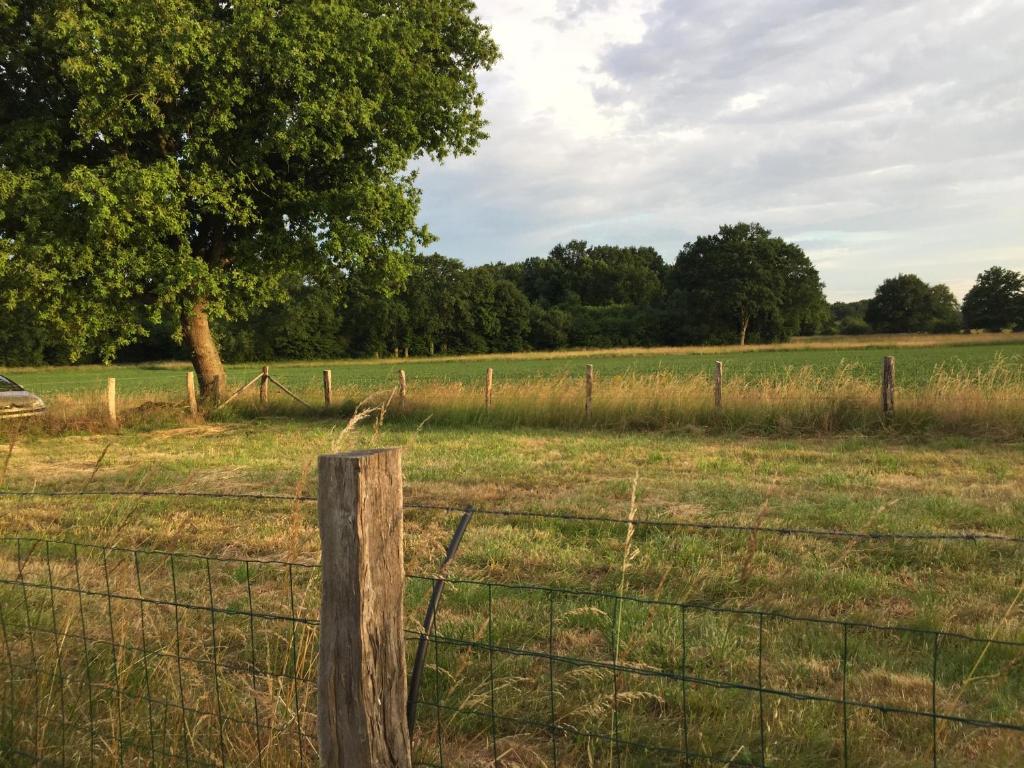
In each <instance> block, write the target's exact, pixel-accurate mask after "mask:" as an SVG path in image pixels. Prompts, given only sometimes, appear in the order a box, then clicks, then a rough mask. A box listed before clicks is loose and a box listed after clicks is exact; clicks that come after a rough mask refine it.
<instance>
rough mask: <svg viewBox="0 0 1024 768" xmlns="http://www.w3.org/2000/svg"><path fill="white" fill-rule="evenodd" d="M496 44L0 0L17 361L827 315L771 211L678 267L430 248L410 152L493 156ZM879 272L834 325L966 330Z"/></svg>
mask: <svg viewBox="0 0 1024 768" xmlns="http://www.w3.org/2000/svg"><path fill="white" fill-rule="evenodd" d="M498 56H499V53H498V49H497V47H496V45H495V43H494V40H493V38H492V37H491V34H490V30H489V28H488V27H487V26H486V25H485V24H484V23H483V22H482V21H481V20H480V18H479V17H478V16H477V14H476V11H475V6H474V4H473V3H471V2H467V1H460V2H437V1H436V0H431V1H429V2H402V3H395V2H393V0H336V1H335V2H331V3H283V4H282V3H273V2H271V3H261V2H250V3H210V2H200V1H199V0H187V1H186V2H180V3H173V4H168V3H166V2H162V1H161V0H135V2H130V3H127V2H122V3H111V2H107V3H77V4H76V3H35V2H32V3H29V2H22V3H2V2H0V62H2V63H0V361H2V362H3V363H5V364H16V363H36V362H63V361H71V362H74V361H76V360H89V359H101V360H112V359H114V358H115V356H116V357H120V358H122V359H125V358H136V359H138V358H140V357H142V358H152V357H171V356H176V355H181V354H187V355H188V356H189V357H190V358H191V360H192V362H193V364H194V366H195V369H196V371H197V373H198V376H199V382H200V386H201V388H202V391H203V393H204V395H205V394H209V393H210V391H211V388H212V387H223V386H224V382H225V380H226V377H225V376H224V367H223V364H222V358H221V353H222V352H223V353H224V354H226V355H227V356H228V357H231V358H236V359H238V358H246V359H257V358H264V359H266V358H272V357H327V356H336V355H383V354H391V353H393V351H394V350H396V349H399V350H405V349H408V350H409V351H410V352H412V353H418V354H420V353H427V354H429V353H431V352H437V351H448V352H483V351H512V350H518V349H526V348H539V349H551V348H557V347H563V346H611V345H633V344H692V343H697V344H699V343H714V342H739V343H741V344H742V343H746V342H748V341H757V342H767V341H778V340H782V339H785V338H788V337H789V336H791V335H793V334H797V333H819V332H822V331H826V330H828V329H830V328H832V327H833V325H834V319H833V314H832V312H830V309H829V307H828V306H827V304H826V302H825V298H824V295H823V293H822V284H821V281H820V279H819V277H818V273H817V272H816V271H815V269H814V266H813V265H812V264H811V262H810V260H809V259H808V258H807V257H806V255H805V254H804V253H803V251H802V250H801V249H800V248H799V246H797V245H795V244H793V243H788V242H786V241H784V240H783V239H781V238H778V237H773V236H772V235H771V233H770V232H768V231H767V230H765V229H764V228H763V227H761V226H759V225H757V224H736V225H732V226H725V227H722V228H721V229H720V230H719V231H718V232H717V233H714V234H710V235H706V236H703V237H699V238H697V239H696V240H694V241H693V242H691V243H687V244H686V245H685V246H684V247H683V249H682V250H681V251H680V252H679V254H678V257H677V258H676V259H675V261H674V262H673V263H672V264H666V263H665V262H664V261H663V260H662V258H661V257H660V256H659V255H658V254H657V253H656V252H655V251H654V250H653V249H650V248H620V247H610V246H590V245H588V244H587V243H584V242H581V241H573V242H570V243H567V244H565V245H559V246H557V247H556V248H555V249H554V250H553V251H552V252H551V254H550V255H549V256H548V257H546V258H538V259H528V260H527V261H525V262H523V263H521V264H512V265H504V264H495V265H489V266H485V267H478V268H475V269H466V268H465V267H464V266H463V265H462V264H460V263H458V262H456V261H453V260H451V259H446V258H444V257H443V256H438V255H432V256H423V255H420V254H423V253H424V251H425V250H426V249H427V248H428V247H429V245H430V243H431V242H432V241H433V237H432V235H431V234H430V232H429V231H428V229H427V228H426V227H425V226H421V225H420V224H419V223H418V222H419V218H418V217H419V213H420V192H419V190H418V188H417V187H416V183H415V182H416V175H415V172H414V171H412V170H411V168H412V164H413V163H414V162H423V161H425V160H441V159H444V158H446V157H451V156H458V155H466V154H470V153H472V152H474V151H475V150H476V148H477V146H478V145H479V143H480V142H481V141H482V140H483V139H484V138H485V136H486V135H485V133H484V128H485V122H484V118H483V114H482V104H483V95H482V93H481V92H480V88H479V82H478V76H479V74H480V73H481V72H482V71H485V70H487V69H490V68H491V67H492V66H493V65H494V63H495V62H496V61H497V59H498ZM1018 278H1019V276H1018ZM1007 279H1008V276H1007V274H1002V273H999V274H993V275H990V277H989V279H988V282H986V283H985V285H983V286H980V287H978V288H977V291H978V292H977V293H976V294H975V295H974V296H973V297H969V301H968V302H967V303H965V307H964V317H965V318H966V319H967V321H968V323H973V322H979V323H981V324H982V325H983V326H984V327H995V326H997V325H1018V324H1020V319H1019V314H1018V315H1013V317H1010V316H1009V315H1007V314H1006V311H1005V310H1006V307H1019V304H1020V302H1019V301H1018V300H1017V299H1015V298H1013V297H1012V296H1011V297H1010V298H1007V296H1009V294H1007V290H1008V289H1007V287H1006V282H1007ZM889 282H893V281H889ZM889 282H887V284H886V285H883V286H882V288H880V289H879V294H878V295H876V297H875V298H874V299H872V300H871V301H870V302H869V303H868V304H866V305H865V306H864V310H863V312H861V313H859V314H858V310H857V308H856V307H849V306H848V307H846V308H845V309H843V311H844V312H847V315H846V316H844V318H843V320H842V321H841V323H840V324H842V323H844V322H845V323H846V325H847V327H848V328H854V327H858V323H859V324H860V325H859V327H861V328H862V329H865V328H874V329H876V330H908V331H909V330H940V329H951V328H953V327H959V325H960V319H959V317H958V316H957V311H958V308H957V307H956V302H955V300H954V299H953V296H952V294H951V293H950V292H949V290H948V289H946V288H945V287H943V286H934V287H929V286H926V285H925V284H924V283H922V282H921V281H919V280H917V279H916V278H912V277H911V276H900V277H898V278H895V279H894V282H893V284H892V285H891V286H890V285H889ZM989 282H990V283H992V284H993V285H992V286H989V285H988V283H989ZM1011 282H1012V280H1011ZM883 289H884V290H883ZM1014 291H1016V293H1014ZM1019 293H1020V290H1019V285H1018V287H1017V288H1016V289H1013V290H1010V294H1013V296H1018V295H1019ZM1004 294H1005V295H1004ZM1004 305H1005V306H1004ZM1014 311H1016V310H1014ZM1011 314H1012V313H1011Z"/></svg>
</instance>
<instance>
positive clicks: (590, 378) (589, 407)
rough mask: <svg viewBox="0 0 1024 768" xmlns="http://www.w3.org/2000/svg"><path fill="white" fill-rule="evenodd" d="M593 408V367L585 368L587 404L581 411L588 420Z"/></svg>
mask: <svg viewBox="0 0 1024 768" xmlns="http://www.w3.org/2000/svg"><path fill="white" fill-rule="evenodd" d="M593 408H594V366H592V365H588V366H587V402H586V405H584V407H583V410H584V413H585V414H586V417H587V418H588V419H589V418H590V414H591V412H592V411H593Z"/></svg>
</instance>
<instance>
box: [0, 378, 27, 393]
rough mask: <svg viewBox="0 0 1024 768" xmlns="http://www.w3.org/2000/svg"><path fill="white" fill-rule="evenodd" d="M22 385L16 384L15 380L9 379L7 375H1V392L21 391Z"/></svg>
mask: <svg viewBox="0 0 1024 768" xmlns="http://www.w3.org/2000/svg"><path fill="white" fill-rule="evenodd" d="M21 391H22V390H21V387H19V386H18V385H17V384H15V383H14V382H13V381H11V380H10V379H8V378H7V377H6V376H0V392H21Z"/></svg>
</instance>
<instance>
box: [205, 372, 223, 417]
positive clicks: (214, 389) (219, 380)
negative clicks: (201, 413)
mask: <svg viewBox="0 0 1024 768" xmlns="http://www.w3.org/2000/svg"><path fill="white" fill-rule="evenodd" d="M210 387H211V388H210V392H209V395H208V397H209V399H210V401H211V402H212V403H213V406H214V408H217V407H219V406H220V404H221V401H223V400H224V395H225V394H226V393H225V389H226V388H227V384H226V382H225V381H224V380H223V377H222V376H221V375H220V374H219V373H218V374H217V375H216V376H214V377H213V381H212V382H211V385H210ZM204 394H206V393H204Z"/></svg>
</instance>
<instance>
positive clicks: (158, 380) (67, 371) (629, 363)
mask: <svg viewBox="0 0 1024 768" xmlns="http://www.w3.org/2000/svg"><path fill="white" fill-rule="evenodd" d="M887 354H895V355H896V356H897V374H898V381H899V383H900V385H901V386H905V387H911V386H913V387H916V386H919V385H921V384H924V383H926V382H927V381H929V380H930V379H931V378H932V377H933V375H934V374H935V372H936V369H937V368H939V369H942V370H945V371H946V372H948V373H953V374H956V375H962V374H972V373H974V372H981V373H982V374H984V373H985V372H987V371H988V369H989V368H991V367H992V366H993V365H1001V366H1003V367H1008V368H1011V369H1013V370H1014V371H1015V376H1016V379H1017V381H1024V339H1022V338H1021V337H1020V336H1019V335H1012V334H969V335H962V334H951V335H944V336H918V335H910V334H907V335H899V336H866V337H835V338H825V339H798V340H795V341H793V342H791V343H788V344H776V345H752V346H748V347H738V346H731V347H681V348H656V349H611V350H578V351H567V352H546V353H525V354H516V355H477V356H471V357H436V358H409V359H402V360H398V359H389V360H329V361H302V362H273V363H272V364H271V373H272V374H273V375H274V376H275V377H276V378H278V379H279V380H280V381H281V382H282V383H283V384H285V385H286V386H288V387H291V388H301V389H306V390H310V391H312V390H315V389H316V388H317V387H319V386H320V380H321V372H322V370H323V369H324V368H330V369H331V370H332V371H333V378H334V384H335V386H337V387H339V388H340V389H348V390H353V391H361V392H363V393H364V395H365V394H366V393H367V392H370V391H373V390H376V389H381V388H384V387H391V386H394V384H395V383H396V380H397V376H398V371H399V369H405V370H406V372H407V374H408V377H409V381H410V383H411V384H412V385H414V386H416V385H420V384H462V385H463V386H475V385H478V384H480V383H481V382H482V381H483V377H484V372H485V370H486V369H487V368H488V367H493V368H494V369H495V381H496V382H497V383H498V384H503V383H514V382H521V381H524V380H535V379H554V380H561V379H565V378H567V377H573V376H582V373H583V366H584V365H585V364H587V363H592V364H594V366H595V368H596V370H597V373H598V375H599V376H601V377H604V378H608V377H615V376H627V375H639V376H644V375H649V374H658V375H668V376H672V377H681V378H687V377H692V376H695V375H698V374H701V375H706V374H707V373H708V372H710V371H711V369H712V368H713V366H714V362H715V360H722V361H724V363H725V366H726V371H727V374H728V376H729V377H730V379H733V380H738V381H739V380H742V381H755V380H771V381H774V382H778V381H782V380H785V379H786V378H788V377H789V376H790V375H791V374H792V371H793V370H797V369H800V368H804V367H809V368H811V369H813V370H814V371H816V372H817V373H818V374H819V375H822V376H827V375H830V374H831V373H833V372H835V371H837V370H843V371H845V372H846V373H847V374H848V375H853V376H855V377H856V378H858V379H861V380H863V381H867V382H875V381H877V380H878V376H879V369H880V365H881V358H882V356H883V355H887ZM259 368H260V363H251V364H249V363H245V364H235V365H229V366H228V377H229V381H230V382H231V383H232V385H234V386H236V387H237V386H241V385H242V384H244V383H245V382H246V381H249V380H250V379H251V378H252V377H253V376H255V375H256V374H258V373H259ZM186 370H188V364H187V363H182V362H175V363H144V364H139V365H128V364H126V365H115V366H96V365H90V366H73V367H70V366H69V367H56V368H13V369H9V370H8V373H9V374H10V375H11V376H12V377H13V378H15V379H16V380H17V381H18V382H19V383H20V384H22V385H23V386H25V387H27V388H29V389H31V390H33V391H35V392H37V393H38V394H40V395H42V396H44V397H51V396H53V395H59V394H80V393H90V392H94V393H100V392H101V391H103V388H104V387H105V386H106V379H107V377H108V376H114V377H116V378H117V380H118V388H119V391H121V392H123V393H125V394H132V395H137V394H141V393H150V394H152V395H154V396H158V397H159V399H161V400H166V399H168V397H169V396H173V397H174V398H180V399H183V398H184V397H185V385H184V372H185V371H186Z"/></svg>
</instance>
